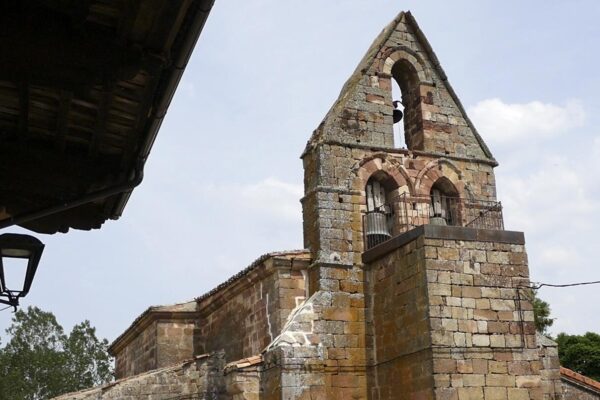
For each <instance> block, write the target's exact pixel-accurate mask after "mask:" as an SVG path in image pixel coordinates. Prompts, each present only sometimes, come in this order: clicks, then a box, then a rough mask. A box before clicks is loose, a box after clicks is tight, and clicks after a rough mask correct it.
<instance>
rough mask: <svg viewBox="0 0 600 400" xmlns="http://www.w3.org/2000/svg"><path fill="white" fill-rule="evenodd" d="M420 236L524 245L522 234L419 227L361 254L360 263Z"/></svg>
mask: <svg viewBox="0 0 600 400" xmlns="http://www.w3.org/2000/svg"><path fill="white" fill-rule="evenodd" d="M421 236H423V237H425V238H427V239H442V240H464V241H472V242H496V243H510V244H519V245H523V244H525V235H524V234H523V232H515V231H501V230H491V229H473V228H465V227H462V226H440V225H421V226H418V227H416V228H414V229H412V230H410V231H408V232H405V233H402V234H400V235H398V236H395V237H393V238H391V239H390V240H388V241H386V242H383V243H381V244H379V245H377V246H375V247H373V248H372V249H369V250H367V251H365V252H364V253H363V254H362V261H363V263H365V264H368V263H370V262H372V261H375V260H377V259H378V258H381V257H383V256H384V255H386V254H387V253H389V252H391V251H393V250H395V249H397V248H399V247H402V246H404V245H405V244H407V243H410V242H412V241H414V240H416V239H417V238H419V237H421Z"/></svg>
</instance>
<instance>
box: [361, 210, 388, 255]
mask: <svg viewBox="0 0 600 400" xmlns="http://www.w3.org/2000/svg"><path fill="white" fill-rule="evenodd" d="M393 225H394V219H393V214H392V213H389V212H385V211H370V212H367V213H366V214H365V215H363V232H364V241H365V245H366V248H367V249H370V248H371V247H373V246H377V245H378V244H380V243H383V242H385V241H386V240H388V239H390V238H391V237H392V228H393Z"/></svg>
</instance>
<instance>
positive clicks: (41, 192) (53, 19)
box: [0, 0, 214, 233]
mask: <svg viewBox="0 0 600 400" xmlns="http://www.w3.org/2000/svg"><path fill="white" fill-rule="evenodd" d="M213 2H214V0H9V1H5V2H2V4H1V5H0V48H1V49H2V51H1V52H0V187H1V188H2V190H0V216H2V215H3V214H4V215H5V216H9V217H12V220H4V221H3V223H1V224H0V227H2V226H6V225H7V224H10V223H14V222H16V223H17V224H19V225H21V226H24V227H26V228H28V229H31V230H34V231H37V232H44V233H55V232H58V231H61V232H66V231H67V230H68V229H69V228H76V229H94V228H99V227H100V226H101V225H102V223H103V222H104V221H106V220H107V219H111V218H112V219H116V218H118V217H119V216H120V215H121V213H122V211H123V209H124V207H125V204H126V203H127V200H128V198H129V195H130V193H131V190H132V189H133V187H134V186H135V185H136V184H137V183H139V182H140V181H141V172H142V168H143V164H144V162H145V161H146V158H147V157H148V154H149V153H150V149H151V148H152V144H153V142H154V138H155V136H156V133H157V132H158V129H159V128H160V125H161V123H162V120H163V118H164V116H165V114H166V112H167V108H168V106H169V104H170V102H171V99H172V97H173V94H174V92H175V89H176V87H177V84H178V82H179V80H180V77H181V75H182V73H183V71H184V69H185V67H186V64H187V62H188V59H189V57H190V55H191V53H192V50H193V48H194V45H195V43H196V40H197V39H198V37H199V35H200V32H201V31H202V28H203V26H204V23H205V21H206V18H207V17H208V14H209V12H210V9H211V7H212V4H213ZM112 188H115V189H114V190H112ZM113 192H114V193H113ZM96 194H97V196H95V195H96ZM82 198H85V199H84V200H86V201H87V200H92V201H90V202H86V203H85V204H82V205H79V206H77V207H74V208H70V209H68V210H65V211H61V212H58V213H54V214H52V215H48V216H44V217H42V218H39V216H40V215H44V212H43V210H54V211H58V210H62V205H64V204H66V203H73V204H78V201H79V203H81V202H82V201H81V199H82ZM36 211H40V212H36ZM27 215H29V216H31V215H35V216H37V217H38V218H36V219H33V220H29V221H26V219H27V218H25V217H26V216H27Z"/></svg>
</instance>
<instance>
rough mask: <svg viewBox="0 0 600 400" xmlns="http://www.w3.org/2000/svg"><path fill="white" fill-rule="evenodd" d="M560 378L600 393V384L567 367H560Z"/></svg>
mask: <svg viewBox="0 0 600 400" xmlns="http://www.w3.org/2000/svg"><path fill="white" fill-rule="evenodd" d="M560 376H561V378H567V379H569V380H571V381H575V382H576V383H579V384H581V385H583V386H585V387H586V388H588V389H591V390H594V391H596V392H598V393H600V382H598V381H596V380H594V379H592V378H588V377H587V376H584V375H581V374H579V373H577V372H575V371H572V370H570V369H568V368H565V367H560Z"/></svg>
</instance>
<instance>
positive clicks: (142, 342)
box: [115, 322, 157, 379]
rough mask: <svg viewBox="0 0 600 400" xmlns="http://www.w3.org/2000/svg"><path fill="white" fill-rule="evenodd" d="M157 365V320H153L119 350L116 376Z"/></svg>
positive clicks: (144, 370) (130, 374) (124, 375)
mask: <svg viewBox="0 0 600 400" xmlns="http://www.w3.org/2000/svg"><path fill="white" fill-rule="evenodd" d="M156 367H157V366H156V322H153V323H151V324H150V325H148V326H147V327H146V328H145V329H144V330H143V331H142V332H140V333H139V334H138V335H137V336H136V337H135V339H133V340H132V341H131V342H130V343H129V344H128V345H127V346H126V347H125V348H124V349H123V350H121V351H120V352H119V354H118V355H117V357H116V358H115V376H116V377H117V379H118V378H124V377H126V376H132V375H137V374H140V373H142V372H146V371H150V370H152V369H155V368H156Z"/></svg>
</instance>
